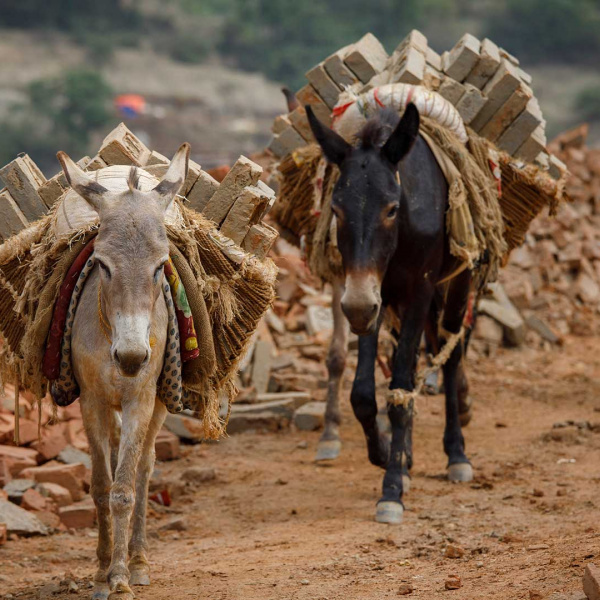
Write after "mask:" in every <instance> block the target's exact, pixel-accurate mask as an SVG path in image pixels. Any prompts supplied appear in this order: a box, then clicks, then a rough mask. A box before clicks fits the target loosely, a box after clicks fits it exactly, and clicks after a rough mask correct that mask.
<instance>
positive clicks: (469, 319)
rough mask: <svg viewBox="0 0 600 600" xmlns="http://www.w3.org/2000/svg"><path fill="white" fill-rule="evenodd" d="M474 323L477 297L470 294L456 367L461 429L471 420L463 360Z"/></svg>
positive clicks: (471, 406)
mask: <svg viewBox="0 0 600 600" xmlns="http://www.w3.org/2000/svg"><path fill="white" fill-rule="evenodd" d="M476 321H477V296H476V295H475V293H473V292H472V293H471V295H470V296H469V302H468V307H467V315H466V316H465V318H464V320H463V323H464V326H465V343H464V350H463V357H462V360H461V362H460V364H459V366H458V414H459V416H460V424H461V425H462V426H463V427H466V426H467V425H468V424H469V423H470V422H471V418H472V417H473V399H472V398H471V396H469V381H468V379H467V374H466V372H465V359H466V357H467V350H468V348H469V341H470V339H471V334H472V333H473V329H475V322H476Z"/></svg>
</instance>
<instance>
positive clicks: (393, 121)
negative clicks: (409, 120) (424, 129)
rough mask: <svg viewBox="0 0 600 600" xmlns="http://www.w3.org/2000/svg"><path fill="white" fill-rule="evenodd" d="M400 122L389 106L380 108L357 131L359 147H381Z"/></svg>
mask: <svg viewBox="0 0 600 600" xmlns="http://www.w3.org/2000/svg"><path fill="white" fill-rule="evenodd" d="M399 122H400V117H399V115H398V113H397V112H396V111H395V110H393V109H391V108H383V109H381V110H380V111H379V112H378V113H377V114H376V115H375V116H373V117H371V118H370V119H369V120H368V121H367V122H366V123H365V124H364V126H363V128H362V129H361V130H360V131H359V132H358V133H357V135H356V139H357V141H358V145H359V147H360V148H381V146H383V145H384V144H385V143H386V142H387V140H388V138H389V137H390V135H391V134H392V132H393V131H394V129H396V126H397V125H398V123H399Z"/></svg>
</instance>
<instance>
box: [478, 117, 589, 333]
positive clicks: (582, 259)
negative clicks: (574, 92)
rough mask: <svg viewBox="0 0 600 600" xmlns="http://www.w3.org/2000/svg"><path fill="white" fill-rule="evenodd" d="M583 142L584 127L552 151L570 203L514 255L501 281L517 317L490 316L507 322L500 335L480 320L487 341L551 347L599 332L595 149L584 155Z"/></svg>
mask: <svg viewBox="0 0 600 600" xmlns="http://www.w3.org/2000/svg"><path fill="white" fill-rule="evenodd" d="M587 134H588V126H587V125H585V124H584V125H581V126H580V127H577V128H575V129H573V130H571V131H567V132H565V133H563V134H561V135H559V136H558V137H557V138H556V139H555V140H553V141H552V142H551V144H550V145H549V150H550V151H551V152H552V153H553V154H555V155H556V156H558V157H559V158H560V159H561V160H562V161H563V162H564V163H566V165H567V167H568V169H569V171H570V177H569V179H568V180H567V187H566V192H567V194H568V196H569V197H570V198H571V199H572V202H571V203H564V204H563V205H562V206H561V207H560V210H559V211H558V214H557V215H556V217H549V216H547V215H544V216H540V217H538V218H537V219H536V220H534V221H533V223H532V225H531V227H530V229H529V232H528V234H527V237H526V240H525V243H524V244H523V245H522V246H521V247H519V248H517V249H515V250H514V251H513V252H512V254H511V256H510V261H509V264H508V265H507V267H506V268H504V269H503V270H502V271H501V274H500V281H501V282H502V285H503V287H504V291H505V292H506V296H507V298H508V299H509V300H510V301H511V303H512V305H513V308H516V311H514V310H513V311H512V312H511V314H510V315H508V313H507V314H506V315H498V314H496V315H495V314H492V315H491V317H494V316H496V317H498V316H499V317H500V318H499V322H500V323H502V320H503V319H507V320H506V322H505V323H503V324H502V325H503V328H504V331H501V330H499V329H498V327H493V326H490V323H489V322H486V319H483V320H480V324H479V327H480V329H479V332H480V333H485V335H486V336H487V337H488V338H491V339H493V338H494V337H495V338H496V339H497V340H498V339H500V340H502V338H503V337H504V338H505V339H506V337H507V332H508V339H509V342H510V341H512V342H514V343H517V344H520V343H524V342H528V343H529V344H532V345H548V344H560V343H561V340H562V339H563V337H564V336H565V335H569V334H570V335H592V334H597V333H599V332H600V318H599V315H600V148H588V147H587V145H586V141H587ZM519 316H520V317H521V318H520V319H519ZM494 329H495V331H494ZM484 330H485V331H484Z"/></svg>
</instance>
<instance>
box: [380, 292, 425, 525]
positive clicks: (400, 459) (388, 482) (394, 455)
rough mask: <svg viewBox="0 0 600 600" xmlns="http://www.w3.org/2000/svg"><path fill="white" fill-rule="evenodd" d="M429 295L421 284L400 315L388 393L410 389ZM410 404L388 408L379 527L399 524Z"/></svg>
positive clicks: (409, 450) (409, 462) (406, 466)
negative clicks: (387, 449)
mask: <svg viewBox="0 0 600 600" xmlns="http://www.w3.org/2000/svg"><path fill="white" fill-rule="evenodd" d="M433 291H434V290H433V286H431V285H426V284H424V285H423V287H422V289H421V290H420V293H419V294H418V295H417V297H416V298H415V299H414V301H413V302H412V303H411V305H410V306H409V307H408V308H407V309H406V311H405V313H404V315H403V318H402V327H401V329H400V336H399V337H398V346H397V348H396V353H395V355H394V366H393V371H392V380H391V382H390V390H391V391H393V390H396V389H399V390H402V391H404V392H411V391H412V390H413V389H414V385H415V382H414V377H415V368H416V363H417V356H418V351H419V344H420V341H421V337H422V335H423V330H424V328H425V321H426V319H427V315H428V312H429V308H430V305H431V302H432V299H433ZM413 404H414V403H413V401H412V400H411V401H410V402H409V404H408V405H407V406H403V405H401V404H399V405H395V404H392V403H390V404H388V416H389V418H390V424H391V427H392V443H391V448H390V459H389V461H388V464H387V467H386V471H385V476H384V478H383V494H382V497H381V499H380V501H379V502H378V504H377V514H376V517H375V518H376V520H377V521H379V522H381V523H399V522H400V521H401V520H402V514H403V512H404V508H403V505H402V496H403V494H404V482H403V475H404V476H405V477H406V483H408V469H409V467H410V466H412V420H413ZM405 457H406V461H404V458H405Z"/></svg>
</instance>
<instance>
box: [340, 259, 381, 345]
mask: <svg viewBox="0 0 600 600" xmlns="http://www.w3.org/2000/svg"><path fill="white" fill-rule="evenodd" d="M379 289H380V284H379V279H378V278H377V276H376V275H375V274H374V273H371V272H369V271H367V272H364V273H358V274H349V275H348V276H347V277H346V283H345V291H344V295H343V296H342V311H343V312H344V315H346V318H347V319H348V322H349V323H350V329H351V330H352V332H353V333H356V334H357V335H370V334H372V333H374V331H375V328H376V326H377V318H378V316H379V310H380V308H381V292H380V291H379Z"/></svg>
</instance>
